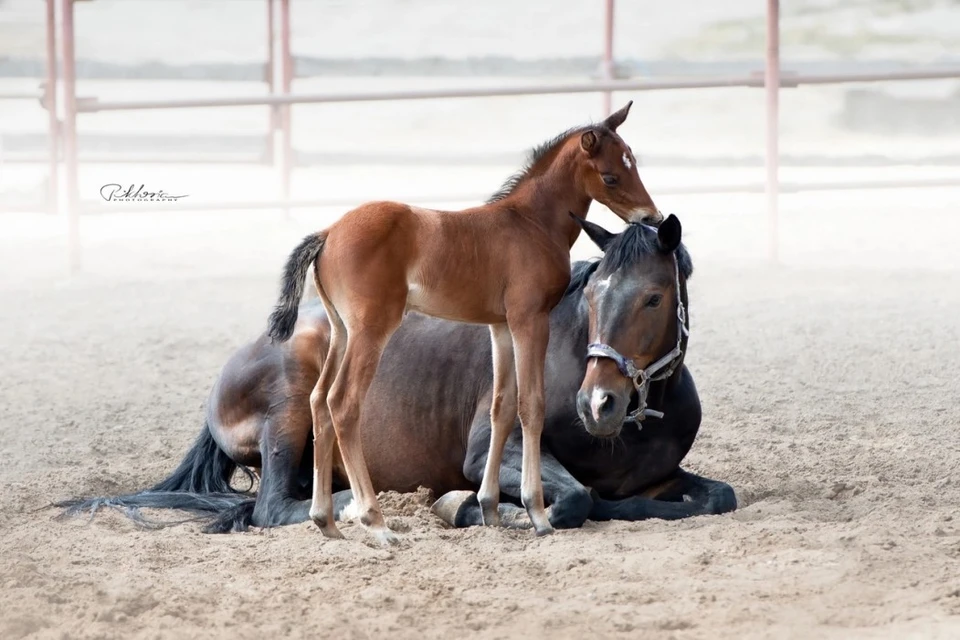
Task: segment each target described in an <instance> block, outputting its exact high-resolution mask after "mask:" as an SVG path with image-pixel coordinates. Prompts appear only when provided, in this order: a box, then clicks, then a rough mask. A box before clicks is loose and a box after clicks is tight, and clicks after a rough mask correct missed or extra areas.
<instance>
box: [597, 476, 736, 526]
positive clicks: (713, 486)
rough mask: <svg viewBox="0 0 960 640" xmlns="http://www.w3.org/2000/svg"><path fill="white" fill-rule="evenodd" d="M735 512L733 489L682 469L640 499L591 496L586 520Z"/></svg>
mask: <svg viewBox="0 0 960 640" xmlns="http://www.w3.org/2000/svg"><path fill="white" fill-rule="evenodd" d="M736 508H737V497H736V494H735V493H734V491H733V487H731V486H730V485H728V484H727V483H725V482H720V481H717V480H710V479H709V478H704V477H701V476H698V475H695V474H693V473H688V472H686V471H684V470H683V469H677V471H676V473H675V474H673V475H672V476H670V477H669V478H667V479H666V480H664V481H663V482H661V483H660V484H659V485H657V486H655V487H651V488H650V489H648V490H646V491H644V492H643V494H642V495H637V496H631V497H629V498H623V499H621V500H604V499H603V498H600V497H599V496H597V495H594V496H593V509H592V510H591V512H590V519H591V520H596V521H602V520H632V521H635V520H647V519H650V518H658V519H660V520H680V519H682V518H690V517H692V516H700V515H716V514H721V513H727V512H729V511H733V510H734V509H736Z"/></svg>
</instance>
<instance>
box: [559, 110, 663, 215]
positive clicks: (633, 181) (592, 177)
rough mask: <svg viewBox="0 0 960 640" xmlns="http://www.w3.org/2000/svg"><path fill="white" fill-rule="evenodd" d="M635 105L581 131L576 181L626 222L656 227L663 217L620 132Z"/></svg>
mask: <svg viewBox="0 0 960 640" xmlns="http://www.w3.org/2000/svg"><path fill="white" fill-rule="evenodd" d="M632 104H633V101H632V100H631V101H630V102H628V103H627V105H626V106H625V107H623V108H622V109H620V110H619V111H617V112H616V113H612V114H610V116H609V117H608V118H607V119H606V120H604V121H603V122H601V123H600V124H598V125H592V126H589V127H585V128H583V129H582V130H581V131H580V139H579V144H580V149H579V154H578V171H577V178H578V180H579V181H580V184H581V186H582V188H583V190H584V191H585V192H586V194H587V195H588V196H590V197H591V198H592V199H594V200H596V201H597V202H599V203H601V204H603V205H604V206H606V207H607V208H608V209H610V210H611V211H613V212H614V213H615V214H617V216H619V217H620V218H622V219H623V220H624V221H625V222H648V223H652V224H657V223H659V222H660V221H661V220H663V215H662V214H661V213H660V211H659V209H657V206H656V205H655V204H654V203H653V198H651V197H650V194H649V193H647V189H646V187H644V186H643V181H642V180H640V174H639V173H638V172H637V159H636V158H635V157H634V155H633V151H632V150H631V149H630V146H629V145H628V144H627V143H626V142H624V140H623V138H621V137H620V134H618V133H617V127H619V126H620V125H621V124H623V122H624V120H626V119H627V114H628V113H630V106H631V105H632Z"/></svg>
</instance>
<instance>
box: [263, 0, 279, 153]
mask: <svg viewBox="0 0 960 640" xmlns="http://www.w3.org/2000/svg"><path fill="white" fill-rule="evenodd" d="M273 13H274V11H273V0H267V68H266V73H265V74H264V80H266V83H267V92H268V93H270V94H271V95H272V94H274V93H275V92H276V80H275V79H276V73H275V67H276V65H277V57H276V42H275V41H274V31H275V29H274V26H273ZM268 109H269V110H270V128H269V129H268V130H267V148H266V152H265V155H264V159H265V161H266V163H267V164H268V165H270V166H273V164H274V156H275V149H274V146H275V145H276V139H277V136H276V133H277V108H276V107H275V106H270V107H268Z"/></svg>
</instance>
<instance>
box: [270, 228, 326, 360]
mask: <svg viewBox="0 0 960 640" xmlns="http://www.w3.org/2000/svg"><path fill="white" fill-rule="evenodd" d="M326 241H327V232H326V231H320V232H318V233H313V234H310V235H309V236H307V237H306V238H304V239H303V241H301V242H300V244H298V245H297V247H296V248H295V249H294V250H293V251H291V252H290V257H289V258H287V264H286V266H285V267H284V269H283V280H282V283H281V286H280V300H278V301H277V306H276V308H275V309H274V310H273V313H271V314H270V320H269V321H268V323H267V335H269V336H270V338H271V339H272V340H273V341H274V342H285V341H287V340H289V339H290V336H292V335H293V328H294V326H295V325H296V324H297V309H298V308H299V306H300V298H301V297H303V283H304V281H305V280H306V279H307V271H308V270H309V269H310V265H311V264H315V263H316V260H317V258H318V257H320V253H321V252H323V244H324V243H325V242H326Z"/></svg>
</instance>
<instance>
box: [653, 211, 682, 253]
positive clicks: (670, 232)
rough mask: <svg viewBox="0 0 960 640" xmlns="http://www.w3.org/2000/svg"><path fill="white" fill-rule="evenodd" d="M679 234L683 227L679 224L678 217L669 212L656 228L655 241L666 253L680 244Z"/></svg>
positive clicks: (672, 250)
mask: <svg viewBox="0 0 960 640" xmlns="http://www.w3.org/2000/svg"><path fill="white" fill-rule="evenodd" d="M681 235H683V228H682V227H681V226H680V219H679V218H678V217H677V216H675V215H673V214H672V213H671V214H670V215H669V216H667V219H666V220H664V221H663V222H661V223H660V226H659V227H658V228H657V242H658V243H659V244H660V250H661V251H664V252H666V253H673V252H674V251H676V250H677V247H679V246H680V236H681Z"/></svg>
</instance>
